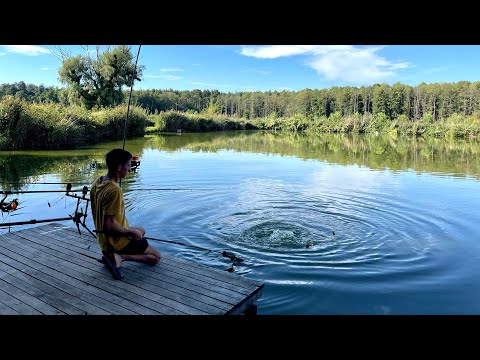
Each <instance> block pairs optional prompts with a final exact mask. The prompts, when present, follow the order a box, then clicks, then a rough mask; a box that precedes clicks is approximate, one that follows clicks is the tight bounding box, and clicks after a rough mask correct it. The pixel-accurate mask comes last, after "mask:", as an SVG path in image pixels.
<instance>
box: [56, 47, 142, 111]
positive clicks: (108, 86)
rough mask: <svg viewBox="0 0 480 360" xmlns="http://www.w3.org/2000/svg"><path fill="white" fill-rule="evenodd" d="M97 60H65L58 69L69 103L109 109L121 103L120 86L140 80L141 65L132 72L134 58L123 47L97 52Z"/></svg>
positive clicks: (84, 57) (72, 58)
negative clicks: (65, 87)
mask: <svg viewBox="0 0 480 360" xmlns="http://www.w3.org/2000/svg"><path fill="white" fill-rule="evenodd" d="M97 50H98V52H97V57H96V58H92V56H91V55H90V54H89V53H87V55H86V56H80V55H78V56H75V57H69V58H65V59H64V60H63V62H62V67H61V68H60V70H59V79H60V81H61V82H62V83H64V84H66V85H67V87H68V101H69V103H71V104H76V105H81V106H85V107H86V108H87V109H92V108H94V107H97V108H102V107H111V106H116V105H119V104H121V103H122V102H123V99H124V94H123V92H122V87H123V86H130V85H131V84H132V81H133V80H134V79H135V80H140V77H141V75H142V71H143V69H144V66H139V67H138V68H137V69H136V71H135V63H134V57H133V55H132V53H131V51H130V48H129V47H128V46H125V45H120V46H116V47H114V48H113V49H112V50H105V51H101V50H100V49H97Z"/></svg>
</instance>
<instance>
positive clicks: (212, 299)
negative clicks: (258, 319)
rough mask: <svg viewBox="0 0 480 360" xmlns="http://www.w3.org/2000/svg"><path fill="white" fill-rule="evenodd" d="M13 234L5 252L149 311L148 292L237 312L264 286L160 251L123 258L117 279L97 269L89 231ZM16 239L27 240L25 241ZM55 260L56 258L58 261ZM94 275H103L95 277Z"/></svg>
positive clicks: (52, 228) (54, 228)
mask: <svg viewBox="0 0 480 360" xmlns="http://www.w3.org/2000/svg"><path fill="white" fill-rule="evenodd" d="M13 234H14V236H13V237H11V238H10V241H11V242H12V243H11V244H9V246H11V247H10V248H9V249H7V250H9V251H12V252H13V253H16V254H17V255H18V256H21V257H23V253H20V250H18V248H20V249H22V250H23V251H24V252H27V253H28V254H29V255H30V256H37V257H39V256H40V257H41V258H42V259H41V261H39V260H37V262H41V263H42V264H41V265H44V266H46V267H47V268H50V269H52V266H53V264H54V263H55V262H57V263H59V264H61V265H62V266H63V267H62V270H61V272H60V274H59V275H57V277H56V278H57V279H58V277H59V276H60V275H63V276H67V275H68V276H70V277H71V278H72V277H73V278H75V280H77V281H79V282H81V283H84V282H87V283H89V284H90V283H92V281H94V282H95V281H96V282H95V283H93V285H90V287H92V286H93V287H96V288H97V290H101V289H104V288H105V286H106V285H107V288H108V291H109V292H112V293H113V294H110V295H111V296H117V297H120V298H122V299H124V300H127V299H125V298H124V296H123V295H122V294H124V293H126V294H127V295H126V297H127V298H129V299H130V301H131V302H135V300H134V299H135V298H136V295H139V293H142V295H140V298H136V299H138V300H137V302H136V303H137V304H138V303H141V304H142V305H143V304H144V300H146V301H147V302H148V301H151V303H150V304H148V305H147V306H145V308H148V309H151V310H153V307H154V305H153V303H154V301H152V300H149V298H150V299H151V297H152V296H153V297H155V298H156V299H162V300H163V301H164V297H166V299H167V300H170V301H172V302H173V303H175V304H182V305H185V306H187V307H188V306H191V307H193V308H194V309H197V310H200V309H202V310H203V311H204V312H203V313H211V314H212V313H213V314H216V313H218V314H236V313H241V312H243V311H244V310H245V309H246V308H247V307H248V306H249V305H251V304H253V303H254V302H255V301H256V300H257V299H258V298H259V297H260V296H261V294H262V289H263V285H264V284H263V283H261V282H258V281H255V280H251V279H248V278H244V277H243V276H240V275H238V274H231V273H228V272H225V271H223V270H218V269H212V268H210V267H208V266H205V265H201V264H196V263H193V262H192V261H188V260H183V259H179V258H174V257H171V256H165V255H164V254H163V252H162V260H161V263H160V264H159V265H157V266H153V267H152V266H148V265H145V264H140V263H135V262H124V264H125V266H122V268H123V269H124V272H125V274H126V277H125V278H124V279H123V281H120V282H118V281H115V280H113V279H111V277H110V274H109V273H106V269H104V267H103V265H101V266H100V267H99V265H100V264H99V263H98V262H97V261H96V260H95V259H96V258H97V257H98V258H99V257H100V256H101V254H100V248H99V246H98V243H97V240H96V239H94V238H93V237H91V236H90V235H88V237H87V235H86V232H84V234H82V235H81V236H80V235H79V234H78V233H77V232H76V229H75V228H68V227H67V228H65V226H63V225H60V224H47V225H42V226H39V227H35V228H29V229H26V230H22V231H19V232H15V233H13ZM39 238H40V239H39ZM22 242H27V244H24V243H22ZM92 245H93V246H92ZM0 253H2V252H0ZM10 255H11V256H12V257H15V256H13V255H12V254H10ZM87 256H88V257H87ZM23 258H24V257H23ZM23 258H17V260H18V261H20V262H22V261H25V259H23ZM59 259H61V260H60V262H59ZM17 266H18V265H17ZM37 266H38V267H39V268H37V270H42V271H46V272H48V271H47V269H45V268H42V267H41V266H40V265H37ZM55 270H57V269H55ZM99 270H100V271H99ZM57 271H58V270H57ZM95 274H102V275H104V276H103V277H102V278H100V279H98V278H97V275H95ZM106 279H108V280H106ZM109 282H110V283H109ZM139 283H140V286H139ZM119 284H121V286H120V287H124V288H123V289H121V290H123V291H121V290H120V289H119V287H118V286H117V285H119ZM77 285H78V284H77ZM108 285H110V286H111V288H110V287H108ZM125 287H126V288H125ZM127 289H128V290H127ZM96 295H98V294H96ZM142 296H143V297H142ZM125 304H127V303H124V306H125ZM169 305H170V306H171V305H172V304H169ZM163 306H165V305H163ZM131 308H132V309H133V308H134V307H131ZM202 310H200V311H202ZM157 311H158V308H157ZM140 313H141V312H140Z"/></svg>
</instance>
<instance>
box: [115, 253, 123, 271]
mask: <svg viewBox="0 0 480 360" xmlns="http://www.w3.org/2000/svg"><path fill="white" fill-rule="evenodd" d="M113 259H114V260H115V267H117V268H119V267H120V266H122V262H123V256H122V255H121V254H117V253H113Z"/></svg>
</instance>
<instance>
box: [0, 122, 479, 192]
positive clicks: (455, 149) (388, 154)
mask: <svg viewBox="0 0 480 360" xmlns="http://www.w3.org/2000/svg"><path fill="white" fill-rule="evenodd" d="M122 145H123V143H122V142H121V141H118V142H108V143H103V144H98V145H96V146H94V147H91V148H88V149H77V150H64V151H30V152H13V153H9V152H3V153H0V182H3V183H5V182H11V183H16V182H22V183H35V182H39V181H42V177H43V175H45V174H56V175H57V176H58V181H59V182H84V183H85V184H90V183H91V182H92V181H93V179H94V178H95V177H96V176H98V175H101V174H104V173H105V172H106V165H105V154H106V153H107V152H108V151H109V150H111V149H113V148H121V147H122ZM125 148H126V149H127V150H128V151H130V152H131V153H132V154H133V155H138V156H140V158H142V155H143V152H144V150H148V149H158V150H162V151H170V152H171V151H179V150H185V149H188V150H191V151H194V152H195V151H203V152H217V151H219V150H222V149H226V150H236V151H242V152H253V153H261V154H279V155H282V156H296V157H298V158H301V159H316V160H320V161H326V162H329V163H336V164H342V165H354V164H356V165H359V166H367V167H369V168H372V169H385V168H389V169H391V170H393V171H396V170H407V169H412V170H415V171H428V172H442V173H450V174H461V175H464V174H468V175H472V176H475V177H478V176H479V174H480V157H479V154H480V144H479V143H478V142H475V141H468V140H447V139H439V138H427V139H424V138H408V137H399V138H397V139H395V138H393V137H390V136H367V135H355V134H324V133H322V134H316V135H306V134H301V133H300V134H299V133H281V132H277V133H273V132H254V131H232V132H215V133H195V134H187V133H182V134H181V135H177V134H173V135H170V134H169V135H152V136H147V137H145V138H137V139H131V140H128V141H127V143H126V146H125ZM136 176H138V174H135V173H134V174H131V175H130V176H129V177H130V179H132V178H134V177H136ZM129 182H131V181H129ZM123 186H124V185H122V187H123ZM125 186H126V187H128V183H127V182H125ZM2 188H3V189H5V190H20V189H22V188H23V186H22V185H14V184H13V185H10V186H9V185H6V184H4V185H2ZM125 190H126V188H125Z"/></svg>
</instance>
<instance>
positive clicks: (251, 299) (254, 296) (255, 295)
mask: <svg viewBox="0 0 480 360" xmlns="http://www.w3.org/2000/svg"><path fill="white" fill-rule="evenodd" d="M71 233H73V234H74V235H73V236H74V237H75V238H76V240H77V244H78V239H79V238H81V237H80V236H79V235H78V234H76V233H74V232H71ZM92 239H93V237H92ZM93 240H95V239H93ZM163 258H164V260H165V256H163ZM169 259H171V258H169ZM173 260H174V261H175V260H177V259H176V258H175V259H173ZM190 263H191V262H190ZM184 264H186V265H189V262H188V261H186V260H184ZM197 266H199V267H205V266H203V265H197ZM158 269H159V268H156V270H157V271H158ZM207 269H208V270H210V269H209V268H208V267H207ZM227 274H228V273H227ZM222 275H223V274H222ZM228 275H233V274H228ZM234 276H236V277H240V276H238V275H234ZM252 282H254V283H256V284H261V286H259V287H258V288H255V289H254V290H253V291H251V292H249V293H248V294H247V295H248V296H247V297H246V298H245V299H244V300H243V301H242V302H241V303H239V304H237V305H236V306H235V308H234V309H232V310H231V311H235V309H240V308H246V307H248V305H249V304H251V303H253V302H254V301H255V300H256V299H258V298H260V297H261V294H262V291H261V289H262V288H263V284H262V283H260V282H256V281H252Z"/></svg>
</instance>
